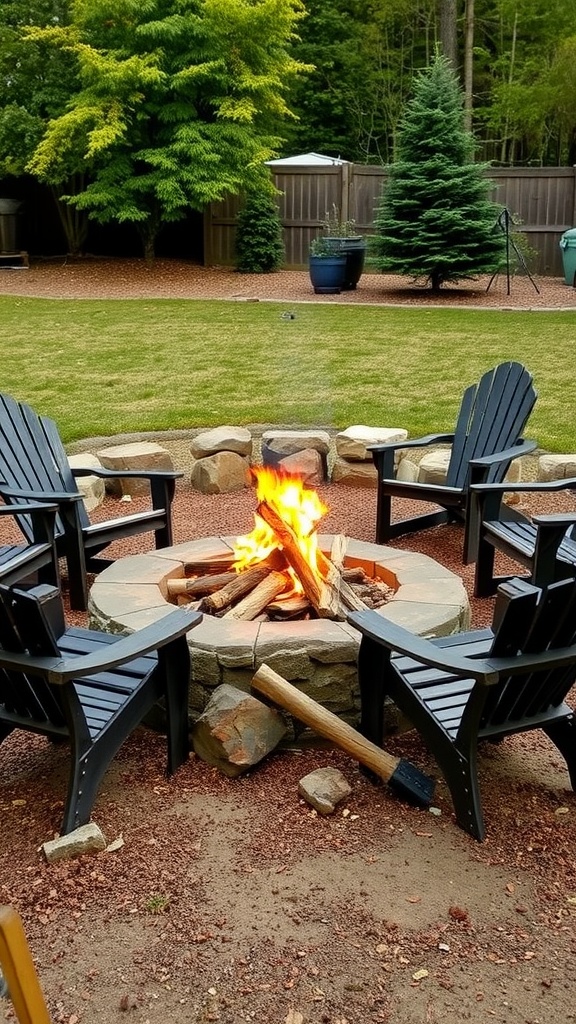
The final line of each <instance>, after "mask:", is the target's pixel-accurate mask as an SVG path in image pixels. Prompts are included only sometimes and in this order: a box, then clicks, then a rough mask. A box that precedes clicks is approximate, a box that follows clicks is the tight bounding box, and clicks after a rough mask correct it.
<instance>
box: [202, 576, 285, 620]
mask: <svg viewBox="0 0 576 1024" xmlns="http://www.w3.org/2000/svg"><path fill="white" fill-rule="evenodd" d="M256 568H260V567H259V566H256ZM253 571H254V570H252V569H250V570H248V572H253ZM242 575H244V576H247V575H248V573H247V572H246V573H243V574H242ZM242 575H241V576H239V577H238V579H239V580H240V579H242ZM289 586H290V581H289V580H288V577H287V576H286V574H285V573H283V572H270V571H269V570H268V569H266V577H265V578H264V579H263V580H261V582H260V583H259V584H258V585H257V586H256V587H254V588H253V589H252V590H251V591H250V593H249V594H248V595H247V596H246V597H245V598H244V600H243V601H239V602H238V604H237V605H235V606H234V608H231V609H230V611H228V612H226V614H225V615H224V618H225V619H247V620H250V619H255V618H256V617H257V616H258V615H259V614H260V612H262V611H264V609H265V607H266V605H267V604H269V603H270V601H273V600H274V598H275V597H277V596H278V594H281V593H282V591H283V590H286V587H289ZM220 593H222V591H220ZM213 596H214V597H215V596H216V595H213ZM206 600H207V601H209V600H210V598H206Z"/></svg>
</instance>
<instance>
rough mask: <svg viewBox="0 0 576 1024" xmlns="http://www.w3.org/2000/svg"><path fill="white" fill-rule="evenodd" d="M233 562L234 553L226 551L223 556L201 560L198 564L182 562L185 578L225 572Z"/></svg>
mask: <svg viewBox="0 0 576 1024" xmlns="http://www.w3.org/2000/svg"><path fill="white" fill-rule="evenodd" d="M233 561H234V552H233V551H227V552H226V554H224V555H217V556H216V557H215V558H206V559H202V560H201V561H199V562H184V575H185V576H198V575H200V574H201V575H202V576H208V575H211V574H214V573H222V572H226V570H227V569H230V567H231V565H232V563H233Z"/></svg>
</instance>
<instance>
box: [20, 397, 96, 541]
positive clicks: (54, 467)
mask: <svg viewBox="0 0 576 1024" xmlns="http://www.w3.org/2000/svg"><path fill="white" fill-rule="evenodd" d="M0 481H2V482H4V483H6V484H7V485H8V487H16V488H21V489H22V490H27V491H38V492H40V493H43V494H44V493H46V492H49V491H64V492H66V493H68V494H77V493H78V488H77V486H76V483H75V480H74V476H73V474H72V470H71V469H70V464H69V462H68V458H67V456H66V451H65V448H64V445H63V444H62V440H61V438H60V434H59V433H58V428H57V426H56V424H55V423H54V421H53V420H51V419H49V418H48V417H46V416H38V414H37V413H36V412H35V411H34V409H32V408H31V406H29V405H26V403H25V402H17V401H16V400H15V399H14V398H12V397H11V396H10V395H6V394H0ZM26 500H27V499H22V501H20V502H19V501H17V500H15V499H14V498H10V497H7V498H6V501H7V503H9V504H11V505H18V504H23V503H24V502H25V501H26ZM78 514H79V516H80V521H81V525H82V526H87V525H88V524H89V518H88V513H87V512H86V509H85V508H84V505H83V503H82V502H79V509H78ZM17 519H18V523H19V526H20V528H21V530H22V532H23V533H24V536H25V537H26V538H27V540H29V541H32V540H33V535H32V525H31V523H30V520H29V517H28V516H25V515H20V516H17ZM55 532H56V536H60V535H61V534H62V533H63V527H62V524H61V522H60V520H59V517H56V531H55Z"/></svg>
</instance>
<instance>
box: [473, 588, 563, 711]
mask: <svg viewBox="0 0 576 1024" xmlns="http://www.w3.org/2000/svg"><path fill="white" fill-rule="evenodd" d="M494 633H495V635H494V642H493V645H492V650H491V654H492V655H493V656H494V657H514V656H524V657H525V658H526V660H527V667H526V672H525V673H519V674H515V675H513V676H510V677H508V678H504V679H501V680H500V682H499V683H497V684H496V685H494V686H490V687H488V692H487V696H486V701H485V704H484V708H483V713H482V717H481V721H480V730H481V731H482V730H490V729H492V728H497V729H498V728H499V729H501V730H502V731H507V730H510V731H514V730H515V729H517V728H522V724H523V723H525V722H527V721H528V720H537V719H538V717H539V716H543V717H547V716H548V717H549V716H550V713H551V711H553V709H554V708H558V707H560V705H561V704H562V703H563V701H564V699H565V697H566V695H567V693H568V691H569V690H570V689H571V687H572V686H573V684H574V682H575V680H576V579H567V580H562V581H561V582H559V583H553V584H551V585H550V586H549V587H547V588H545V589H544V590H540V589H539V588H538V587H533V586H531V585H530V584H528V583H526V582H524V581H523V580H511V581H510V582H509V583H506V584H503V585H502V587H500V588H499V593H498V597H497V599H496V607H495V615H494ZM570 647H572V648H573V651H574V656H573V658H571V659H570V660H569V662H568V664H565V665H562V666H558V667H553V668H547V667H546V666H544V667H539V668H538V669H536V670H534V668H531V667H530V655H533V654H543V653H544V654H545V653H546V651H553V650H555V649H558V648H570ZM533 724H535V725H537V721H534V723H533Z"/></svg>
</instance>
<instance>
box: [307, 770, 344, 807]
mask: <svg viewBox="0 0 576 1024" xmlns="http://www.w3.org/2000/svg"><path fill="white" fill-rule="evenodd" d="M351 792H352V787H351V786H350V785H349V783H348V781H347V780H346V778H345V777H344V775H343V774H342V772H341V771H339V770H338V769H337V768H317V769H316V771H314V772H310V773H309V774H308V775H305V776H304V777H303V778H302V779H300V782H299V783H298V795H299V796H301V797H302V799H303V800H306V802H307V803H309V804H310V805H311V806H312V807H314V808H315V809H316V810H317V811H318V812H319V813H320V814H332V813H333V812H334V811H335V809H336V806H337V804H339V803H341V802H342V800H346V799H347V798H348V797H349V796H350V794H351ZM348 813H350V812H348Z"/></svg>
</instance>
